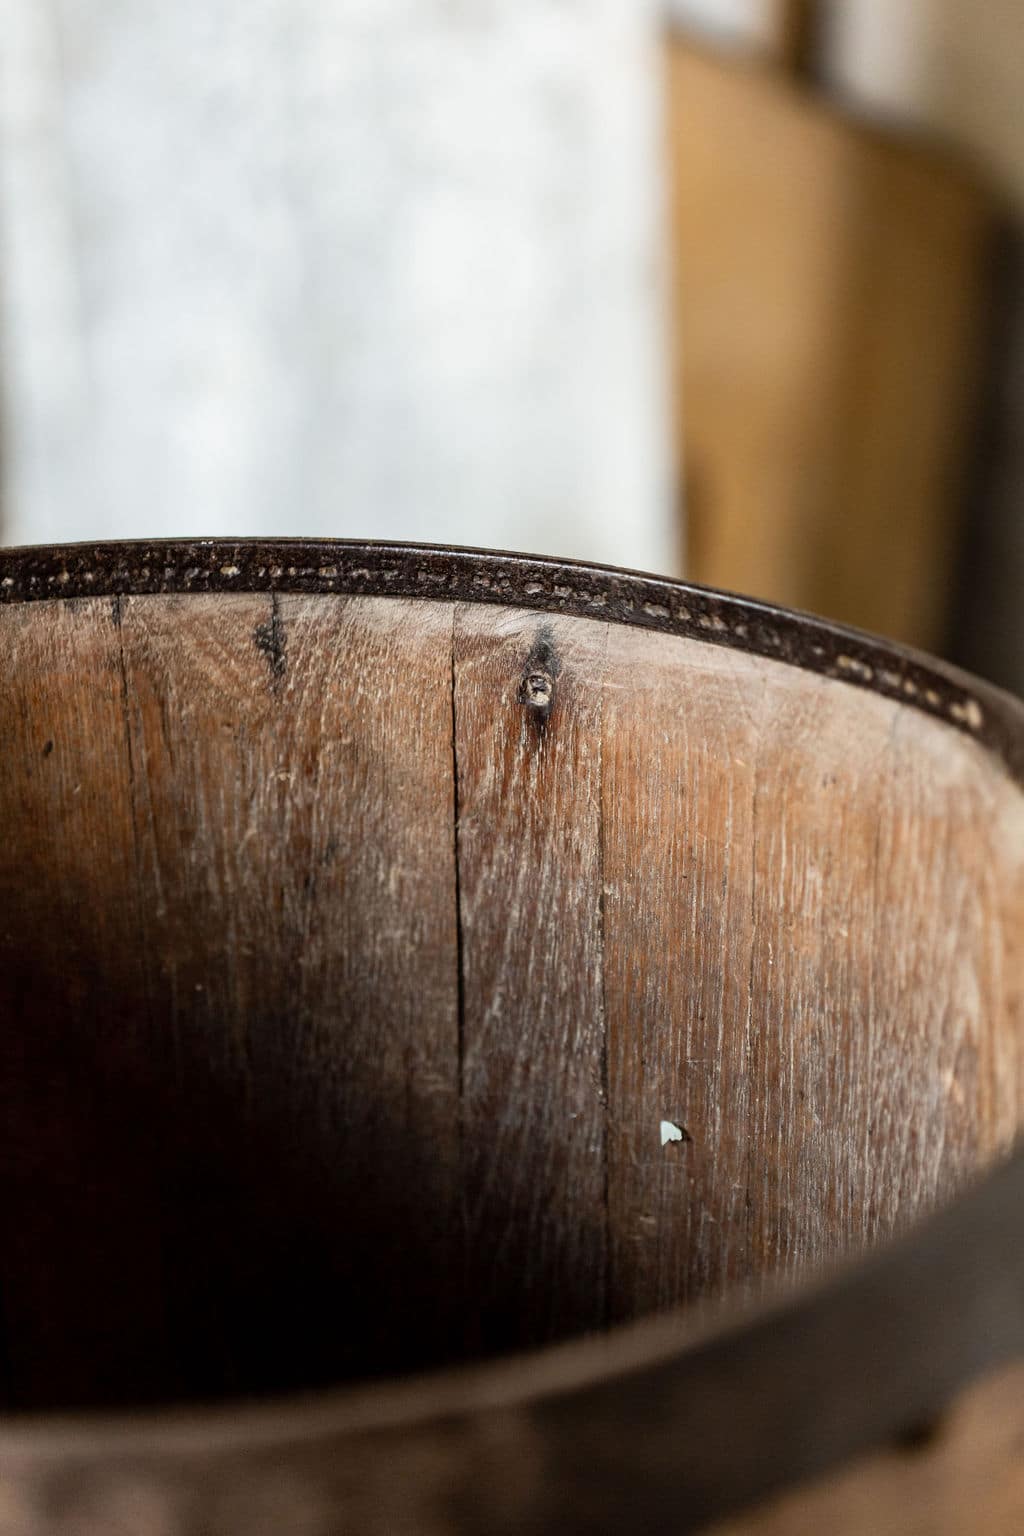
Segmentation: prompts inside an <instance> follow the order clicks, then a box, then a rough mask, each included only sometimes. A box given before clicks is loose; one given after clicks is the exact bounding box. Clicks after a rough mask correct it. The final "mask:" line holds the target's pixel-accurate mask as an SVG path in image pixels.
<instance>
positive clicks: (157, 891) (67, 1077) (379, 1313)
mask: <svg viewBox="0 0 1024 1536" xmlns="http://www.w3.org/2000/svg"><path fill="white" fill-rule="evenodd" d="M0 599H2V603H0V635H2V641H3V647H4V655H5V668H4V674H3V676H4V681H3V696H2V705H3V716H2V718H3V750H2V753H0V818H2V824H3V828H4V839H3V844H2V850H0V1018H2V1020H3V1029H2V1032H0V1208H2V1210H3V1213H4V1228H3V1229H4V1234H5V1236H4V1241H3V1245H2V1248H0V1297H2V1309H0V1311H2V1320H3V1329H2V1340H0V1385H2V1400H3V1403H4V1414H3V1416H2V1418H0V1474H2V1475H0V1532H3V1533H4V1536H7V1533H8V1532H19V1533H20V1532H25V1533H31V1536H38V1533H40V1532H47V1533H49V1532H58V1531H60V1532H65V1531H66V1532H69V1533H70V1532H75V1533H83V1532H86V1531H88V1532H92V1531H96V1532H100V1531H102V1532H104V1533H112V1532H120V1531H125V1532H129V1531H130V1532H139V1533H150V1532H152V1533H157V1532H159V1533H161V1536H162V1533H165V1532H178V1531H181V1532H192V1531H202V1532H204V1533H221V1532H223V1533H232V1536H236V1533H237V1536H241V1533H243V1532H244V1533H246V1536H250V1533H253V1532H258V1531H264V1530H265V1531H268V1532H270V1531H273V1532H275V1533H278V1532H288V1531H296V1532H302V1533H305V1536H309V1533H315V1536H319V1533H323V1536H327V1533H335V1532H339V1531H352V1532H358V1533H359V1536H385V1533H387V1536H396V1533H405V1532H416V1533H424V1536H433V1533H441V1532H451V1533H455V1532H458V1533H470V1532H472V1533H479V1536H484V1533H487V1536H503V1533H509V1536H511V1533H513V1532H515V1533H523V1532H542V1531H543V1532H552V1533H554V1532H558V1533H560V1536H565V1533H592V1532H613V1531H614V1532H616V1533H621V1532H624V1531H631V1530H632V1531H638V1532H639V1531H643V1532H645V1533H646V1532H657V1531H660V1530H662V1529H664V1530H665V1531H669V1530H671V1531H672V1532H679V1531H684V1530H690V1529H695V1528H697V1527H700V1526H703V1525H706V1524H707V1523H708V1522H711V1521H714V1520H720V1519H724V1518H725V1517H726V1516H731V1517H732V1523H730V1525H729V1526H728V1529H729V1531H731V1532H734V1533H735V1532H740V1531H742V1532H754V1531H757V1532H762V1533H767V1532H769V1531H770V1532H779V1531H790V1530H792V1531H796V1530H804V1529H807V1530H815V1531H818V1530H824V1529H828V1530H829V1531H832V1532H836V1531H851V1532H852V1531H864V1530H871V1531H881V1530H886V1531H889V1530H892V1531H896V1530H899V1531H903V1530H907V1531H910V1530H913V1531H918V1530H921V1531H924V1530H928V1531H932V1530H935V1531H938V1530H941V1531H942V1532H944V1533H946V1532H952V1531H954V1530H955V1531H958V1532H959V1531H960V1530H963V1531H964V1532H966V1531H968V1530H970V1531H981V1530H990V1531H992V1532H995V1531H997V1530H998V1531H1000V1532H1001V1531H1003V1530H1008V1529H1010V1528H1011V1526H1009V1525H1005V1524H999V1523H998V1522H999V1521H1000V1520H1005V1518H1006V1517H1007V1510H1009V1509H1010V1508H1011V1505H1012V1501H1013V1500H1018V1501H1024V1481H1022V1474H1021V1458H1020V1455H1019V1449H1018V1452H1017V1453H1016V1455H1015V1454H1014V1453H1013V1449H1012V1447H1013V1445H1014V1443H1015V1442H1014V1438H1013V1437H1014V1436H1015V1435H1016V1436H1017V1437H1018V1441H1017V1442H1016V1443H1017V1444H1018V1447H1019V1437H1020V1436H1021V1435H1022V1434H1024V1392H1022V1390H1021V1389H1022V1387H1024V1371H1022V1370H1021V1368H1020V1366H1019V1365H1016V1366H1015V1365H1014V1364H1013V1361H1014V1360H1015V1359H1016V1357H1017V1356H1019V1355H1020V1354H1021V1353H1024V1203H1022V1202H1024V1164H1022V1161H1021V1159H1020V1158H1019V1157H1018V1158H1017V1159H1016V1160H1014V1159H1013V1158H1012V1157H1011V1156H1010V1152H1011V1148H1012V1145H1013V1143H1014V1140H1015V1137H1016V1136H1017V1134H1018V1131H1019V1128H1020V1125H1021V1119H1022V1114H1024V1049H1022V1025H1024V943H1022V941H1024V924H1022V916H1024V796H1022V789H1021V785H1022V779H1024V711H1022V709H1021V707H1020V706H1019V705H1017V704H1016V703H1014V702H1013V701H1012V700H1010V699H1008V698H1006V697H1004V696H1002V695H999V694H998V693H996V692H995V691H994V690H991V689H989V688H986V687H985V686H984V685H982V684H980V683H976V682H974V681H973V680H971V679H968V678H965V677H963V676H962V675H960V674H957V673H955V672H953V671H952V670H951V669H949V668H946V667H944V666H942V665H941V664H939V663H936V662H931V661H928V660H926V659H925V658H923V657H920V656H917V655H914V654H912V653H910V652H906V651H903V650H900V649H898V648H896V647H893V646H890V645H887V644H885V643H883V642H880V641H876V640H872V639H869V638H868V637H866V636H863V635H859V634H855V633H852V632H849V631H842V630H838V629H835V628H833V627H830V626H828V625H826V624H824V623H822V622H819V621H817V620H813V619H809V618H805V617H800V616H797V615H794V614H787V613H782V612H779V611H777V610H774V609H770V608H766V607H764V606H762V605H760V604H757V603H753V602H749V601H744V600H741V599H737V598H731V597H726V596H723V595H721V594H718V593H713V592H709V591H702V590H699V589H694V588H690V587H686V586H683V585H681V584H679V583H675V582H669V581H663V580H658V579H655V578H651V577H641V576H634V575H630V574H627V573H624V572H617V571H606V570H596V569H593V568H591V567H587V566H582V565H566V564H561V563H558V562H555V561H551V560H541V559H529V558H521V557H514V556H505V555H485V554H479V553H470V552H453V551H441V550H434V549H426V548H416V547H395V546H386V545H368V544H342V543H298V542H286V541H273V542H264V543H247V544H227V543H217V542H203V543H200V544H180V543H168V544H152V545H141V544H135V545H132V544H128V545H107V546H100V547H86V546H77V547H74V548H66V549H35V550H20V551H6V552H2V553H0ZM982 1173H984V1174H985V1177H984V1178H979V1175H981V1174H982ZM933 1213H936V1214H933ZM976 1378H978V1379H979V1380H981V1385H980V1386H972V1385H971V1384H972V1383H974V1382H975V1379H976ZM982 1378H984V1379H983V1380H982ZM968 1389H969V1390H968ZM965 1393H966V1395H965ZM951 1405H952V1406H951ZM925 1430H927V1431H928V1433H925ZM894 1446H896V1447H897V1448H896V1449H893V1447H894ZM869 1452H873V1453H874V1454H871V1455H869V1454H868V1453H869ZM825 1472H829V1473H830V1474H831V1479H830V1481H828V1482H826V1483H820V1482H819V1483H813V1482H812V1483H810V1484H807V1485H806V1486H802V1487H800V1488H799V1489H797V1490H796V1491H793V1490H794V1488H795V1486H796V1485H797V1484H798V1483H801V1484H802V1483H803V1482H804V1480H806V1479H809V1478H814V1477H818V1476H819V1475H820V1474H822V1473H825ZM780 1491H781V1493H780ZM780 1497H781V1498H782V1502H781V1503H780V1502H779V1498H780ZM958 1498H961V1499H962V1503H963V1509H964V1510H965V1515H964V1518H965V1520H967V1517H968V1516H969V1523H964V1524H962V1525H960V1524H956V1523H955V1510H956V1508H957V1507H958V1505H957V1499H958ZM766 1500H767V1501H768V1502H765V1501H766ZM759 1501H760V1502H759ZM865 1501H866V1502H865ZM929 1501H930V1502H929ZM1007 1501H1010V1502H1007ZM868 1507H870V1508H871V1509H872V1510H873V1511H874V1512H875V1513H874V1514H873V1515H872V1519H871V1520H870V1521H868V1522H867V1523H865V1518H866V1517H865V1514H864V1511H865V1509H866V1508H868ZM1013 1507H1014V1508H1016V1507H1017V1506H1016V1505H1013ZM930 1509H934V1510H937V1511H938V1512H939V1514H938V1515H937V1516H936V1520H938V1518H939V1515H941V1519H942V1520H944V1521H946V1522H947V1523H945V1524H939V1523H933V1524H928V1523H927V1519H928V1518H929V1516H928V1511H929V1510H930ZM951 1510H952V1511H954V1514H951V1513H950V1511H951ZM738 1511H739V1512H740V1513H736V1512H738ZM876 1516H877V1518H876ZM914 1520H917V1521H918V1524H914V1523H913V1522H914ZM951 1520H952V1521H954V1523H949V1522H950V1521H951ZM801 1521H803V1522H804V1523H803V1524H801V1523H800V1522H801ZM886 1521H888V1523H886ZM901 1521H902V1522H903V1523H901ZM986 1521H988V1524H986V1523H985V1522H986ZM922 1522H924V1523H922ZM1013 1528H1017V1527H1016V1526H1014V1527H1013ZM722 1529H723V1530H724V1529H725V1527H722Z"/></svg>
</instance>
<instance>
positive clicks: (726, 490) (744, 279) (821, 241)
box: [666, 39, 994, 649]
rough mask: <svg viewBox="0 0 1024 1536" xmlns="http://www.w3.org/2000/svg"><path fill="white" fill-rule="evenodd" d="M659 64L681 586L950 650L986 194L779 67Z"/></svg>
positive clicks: (695, 53)
mask: <svg viewBox="0 0 1024 1536" xmlns="http://www.w3.org/2000/svg"><path fill="white" fill-rule="evenodd" d="M666 67H667V87H668V155H669V169H670V209H671V231H672V249H673V263H674V269H675V300H674V305H673V308H674V312H675V315H676V349H675V350H676V356H677V370H678V373H679V379H680V390H679V413H678V417H677V431H676V441H677V447H678V452H679V460H680V474H681V477H682V480H683V482H684V484H685V491H686V513H687V528H688V539H689V549H688V567H687V568H688V574H689V575H691V576H692V577H693V578H694V579H696V580H698V581H702V582H708V583H710V584H711V585H715V586H721V587H724V588H726V589H728V590H733V591H742V592H750V593H752V594H753V595H755V596H758V597H765V598H770V599H773V600H774V601H777V602H781V603H786V604H788V605H790V606H792V607H796V608H805V609H810V610H812V611H814V612H818V613H824V614H826V615H828V616H829V617H830V618H836V619H842V620H846V621H848V622H852V623H855V624H859V625H861V626H862V627H864V628H867V629H872V630H875V631H877V632H879V633H881V634H885V635H890V636H893V637H894V638H897V639H901V640H906V641H910V642H912V643H915V644H919V645H924V646H926V647H930V648H932V649H935V648H937V647H939V646H940V645H941V643H942V641H943V638H944V634H945V623H946V618H947V608H948V594H949V584H950V573H951V567H952V563H953V559H954V555H955V551H956V537H957V529H956V513H957V507H958V502H957V497H958V492H959V489H960V475H961V472H962V470H963V467H964V457H965V449H966V446H967V444H968V441H969V433H970V426H971V406H972V399H973V398H974V385H975V364H976V351H977V346H978V343H979V339H980V333H981V323H982V318H983V309H982V304H983V297H984V283H985V277H986V253H987V251H988V248H989V240H990V238H991V234H992V230H993V220H994V213H993V207H992V202H991V199H990V198H989V197H988V196H987V195H986V194H985V193H984V192H983V191H982V190H981V189H980V188H979V186H978V185H977V184H976V182H975V181H974V180H973V179H972V178H971V177H970V176H969V175H968V174H967V173H966V172H965V171H964V170H963V169H962V168H960V167H959V166H957V165H956V164H955V163H954V162H953V161H952V160H951V159H950V158H949V157H946V156H943V155H942V154H941V153H939V152H938V151H934V150H928V149H926V148H925V147H923V146H921V145H919V144H914V143H911V142H909V141H902V140H900V139H899V138H897V137H896V136H895V135H893V136H888V137H887V136H886V135H884V134H883V133H881V132H879V131H878V130H875V129H870V128H866V127H864V126H862V125H857V124H855V123H854V122H853V121H852V120H849V119H845V118H844V117H842V116H841V114H840V113H839V112H838V111H837V110H836V109H834V108H832V107H830V106H828V105H827V104H826V103H824V102H823V101H820V100H815V99H814V98H813V97H812V96H811V95H809V94H808V93H807V92H805V91H803V90H800V89H799V88H797V87H796V86H795V85H794V84H793V83H792V82H791V81H789V80H787V79H786V78H785V76H783V75H781V74H779V73H777V72H774V71H772V70H771V69H768V68H764V67H759V66H758V65H756V64H753V63H751V62H750V61H737V60H735V59H733V60H728V59H721V58H717V57H714V56H712V55H710V54H705V53H702V52H700V51H699V50H697V49H695V48H692V47H690V46H688V45H687V44H685V43H684V42H683V41H681V40H679V39H675V40H672V41H670V42H669V43H668V44H667V50H666Z"/></svg>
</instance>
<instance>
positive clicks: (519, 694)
mask: <svg viewBox="0 0 1024 1536" xmlns="http://www.w3.org/2000/svg"><path fill="white" fill-rule="evenodd" d="M456 614H457V616H456V626H455V650H454V679H455V700H454V705H455V745H456V757H457V762H458V851H459V888H460V912H461V923H462V956H463V1025H462V1031H463V1051H462V1122H461V1124H462V1144H463V1157H464V1163H463V1178H464V1198H465V1202H466V1210H467V1229H468V1242H469V1251H468V1255H467V1265H468V1274H469V1295H470V1297H471V1328H472V1329H473V1330H474V1331H475V1332H476V1334H477V1339H476V1347H475V1350H474V1352H476V1351H478V1350H479V1349H480V1348H483V1349H484V1350H485V1351H493V1350H494V1349H495V1348H508V1347H510V1346H512V1345H516V1346H518V1347H520V1348H523V1347H527V1346H529V1345H537V1344H542V1343H547V1342H549V1341H550V1340H552V1339H555V1338H559V1337H564V1336H565V1335H566V1334H571V1333H575V1332H578V1331H581V1330H586V1329H590V1328H595V1327H598V1326H600V1325H601V1324H603V1322H604V1321H605V1294H604V1287H605V1264H606V1258H605V1253H606V1229H605V1222H606V1216H605V1180H606V1176H607V1168H606V1162H605V1104H604V1052H605V1031H604V1005H603V996H602V956H601V943H602V939H601V831H600V828H601V695H602V674H603V667H604V652H605V646H606V644H607V629H606V626H604V625H601V624H592V623H588V621H587V620H584V619H553V620H550V621H545V620H543V619H538V618H535V617H533V616H531V615H527V614H523V613H517V612H515V611H505V610H502V609H498V610H495V611H493V612H490V611H487V610H481V609H479V608H477V609H473V608H465V607H463V608H459V609H458V610H457V611H456Z"/></svg>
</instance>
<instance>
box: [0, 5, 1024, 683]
mask: <svg viewBox="0 0 1024 1536" xmlns="http://www.w3.org/2000/svg"><path fill="white" fill-rule="evenodd" d="M1022 228H1024V5H1022V4H1021V3H1020V0H974V3H969V0H899V3H893V0H888V3H883V0H818V3H813V0H662V3H660V4H659V3H656V0H217V3H215V4H213V5H211V4H209V3H208V0H174V3H173V4H168V5H158V4H155V3H151V4H144V3H143V0H0V539H2V541H3V542H4V543H7V544H15V543H33V542H45V541H56V540H71V539H96V538H112V537H155V536H170V535H182V536H202V535H207V536H210V535H218V534H219V535H244V534H292V535H294V534H309V535H324V536H327V535H336V536H347V537H375V538H399V539H402V538H412V539H423V540H432V541H438V542H451V543H462V544H476V545H484V546H490V547H498V548H506V549H519V550H527V551H537V552H543V553H551V554H559V555H567V556H575V557H580V558H585V559H592V560H598V561H606V562H612V563H615V564H620V565H628V566H635V567H640V568H643V569H648V570H655V571H661V572H666V573H671V574H686V575H687V576H688V577H690V578H691V579H693V580H697V581H702V582H708V583H711V584H714V585H718V586H724V587H726V588H731V589H734V590H739V591H743V592H746V593H750V594H753V595H755V596H760V597H765V598H769V599H774V600H776V601H779V602H783V603H787V604H790V605H793V606H796V607H801V608H806V609H810V610H812V611H814V612H818V613H822V614H825V615H827V616H830V617H834V618H838V619H841V620H845V621H847V622H850V623H854V624H859V625H862V626H864V627H866V628H869V629H873V630H876V631H879V632H881V633H883V634H887V635H890V636H892V637H894V638H897V639H900V640H904V641H908V642H911V643H914V644H917V645H922V646H924V647H926V648H928V649H931V650H935V651H938V652H940V653H942V654H944V655H947V656H949V657H951V658H952V659H954V660H957V661H960V662H961V663H963V664H965V665H967V666H969V667H971V668H972V669H974V670H976V671H978V672H980V673H982V674H984V675H986V676H989V677H991V678H993V679H994V680H995V681H997V682H1000V683H1002V684H1003V685H1004V686H1009V687H1011V688H1014V689H1016V690H1017V691H1019V692H1024V601H1022V595H1024V514H1022V507H1024V254H1022V253H1024V245H1022V239H1021V230H1022Z"/></svg>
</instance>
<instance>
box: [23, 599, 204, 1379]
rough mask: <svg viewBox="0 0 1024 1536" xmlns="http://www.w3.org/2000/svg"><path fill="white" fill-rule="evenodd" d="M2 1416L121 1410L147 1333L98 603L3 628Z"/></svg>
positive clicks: (143, 1029)
mask: <svg viewBox="0 0 1024 1536" xmlns="http://www.w3.org/2000/svg"><path fill="white" fill-rule="evenodd" d="M2 636H3V670H2V675H0V690H2V737H0V826H2V828H3V836H2V837H0V1177H2V1185H3V1196H2V1202H0V1204H2V1209H3V1220H4V1235H3V1239H2V1242H0V1302H2V1304H0V1320H2V1327H0V1334H2V1337H0V1402H2V1403H4V1404H5V1405H14V1406H19V1407H31V1406H33V1405H37V1404H38V1405H43V1404H47V1405H48V1404H50V1403H51V1402H52V1401H53V1400H54V1399H55V1398H56V1399H61V1398H63V1399H66V1400H72V1401H73V1400H82V1401H85V1400H89V1401H96V1400H99V1401H103V1400H107V1399H110V1400H119V1399H123V1398H124V1396H125V1395H126V1394H127V1395H130V1394H131V1392H132V1390H133V1388H134V1385H135V1383H136V1381H137V1379H138V1375H139V1360H138V1356H139V1350H140V1347H141V1346H142V1341H146V1347H147V1349H148V1352H149V1360H150V1365H151V1369H152V1371H153V1373H154V1375H155V1376H157V1377H159V1378H160V1379H161V1380H162V1381H163V1382H169V1383H170V1384H171V1385H172V1388H173V1383H174V1382H175V1381H176V1380H177V1369H176V1364H175V1361H174V1357H173V1351H172V1350H170V1349H169V1348H168V1345H167V1343H166V1340H165V1337H164V1333H163V1310H164V1305H165V1300H166V1292H165V1276H164V1273H163V1253H162V1244H161V1238H160V1233H159V1231H158V1229H157V1227H156V1226H155V1225H154V1223H153V1222H152V1221H148V1220H146V1219H145V1212H146V1210H147V1205H148V1203H149V1201H150V1200H151V1197H152V1181H151V1178H150V1177H149V1175H150V1171H151V1170H150V1168H149V1167H148V1165H147V1157H146V1140H147V1130H146V1123H145V1114H144V1111H142V1110H141V1109H140V1105H139V1103H138V1102H136V1094H137V1093H138V1094H139V1095H140V1096H144V1093H145V1085H147V1084H150V1083H151V1082H152V1074H151V1071H150V1067H149V1060H150V1056H149V1035H148V1029H147V1020H146V1012H145V1001H146V987H145V974H144V946H143V943H142V941H141V932H140V928H139V922H138V909H137V891H136V888H135V885H134V880H133V876H134V869H135V860H134V829H133V824H132V802H131V780H130V772H129V764H128V754H127V750H126V730H125V717H124V699H123V692H124V683H123V677H122V672H121V663H120V646H119V639H118V630H117V623H116V600H115V603H114V604H113V605H112V602H111V599H109V598H102V599H96V600H86V599H83V600H78V601H74V602H68V603H50V604H47V605H46V612H45V616H44V615H43V614H42V613H41V612H34V611H33V610H32V609H30V608H15V609H11V610H9V611H8V612H5V613H4V614H3V616H2Z"/></svg>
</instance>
